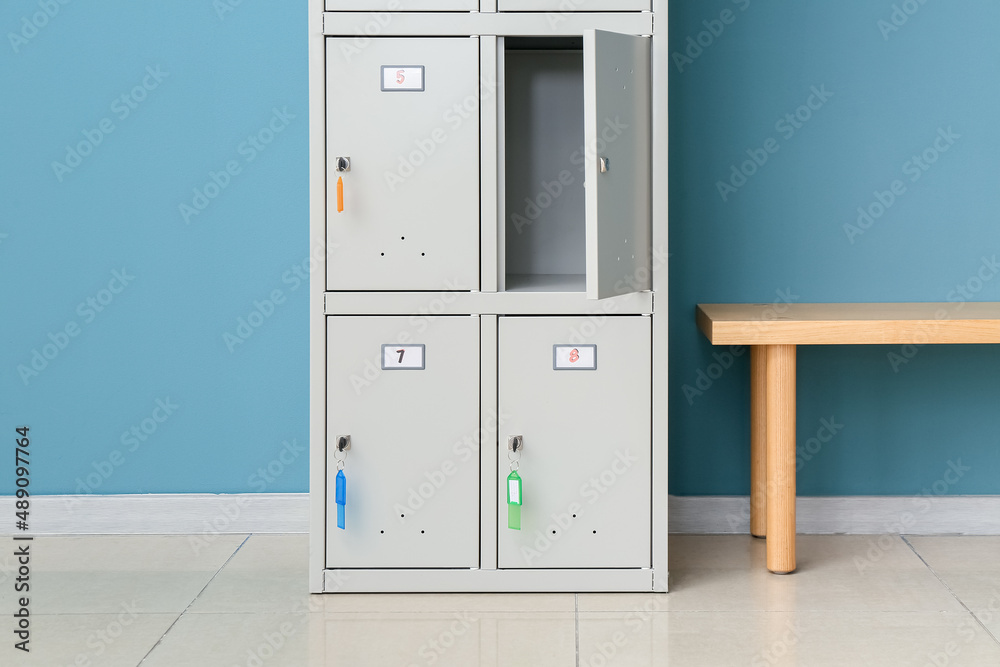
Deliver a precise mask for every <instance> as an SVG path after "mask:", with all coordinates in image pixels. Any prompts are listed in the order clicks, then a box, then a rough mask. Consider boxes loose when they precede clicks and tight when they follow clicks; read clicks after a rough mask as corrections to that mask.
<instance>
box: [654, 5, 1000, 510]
mask: <svg viewBox="0 0 1000 667" xmlns="http://www.w3.org/2000/svg"><path fill="white" fill-rule="evenodd" d="M894 5H896V6H898V7H900V9H901V10H902V11H901V12H897V13H896V14H895V15H894V9H893V8H894ZM726 10H728V12H729V13H727V14H725V15H723V14H722V12H723V11H726ZM907 10H908V11H910V12H911V13H910V14H907V13H905V12H906V11H907ZM670 21H671V24H670V35H671V52H672V57H671V63H670V68H671V80H670V94H671V98H670V104H671V155H670V157H671V163H670V169H671V172H670V173H671V178H670V194H671V211H670V216H671V217H670V251H671V264H670V280H671V294H670V297H671V318H672V322H671V334H670V342H671V345H672V348H671V357H670V363H671V371H670V380H671V381H670V387H671V390H672V392H673V393H672V395H671V398H670V406H671V409H670V416H671V430H670V436H671V443H670V448H671V458H670V463H671V469H670V485H671V491H672V492H673V493H678V494H717V493H718V494H733V493H747V492H748V491H749V480H748V477H749V453H748V445H747V442H748V439H749V435H748V434H749V405H748V402H749V387H748V383H749V354H748V353H744V354H742V355H740V356H737V357H735V358H734V359H733V362H732V364H731V365H729V361H728V358H727V357H725V355H724V354H723V355H722V360H721V362H720V361H719V360H716V359H714V358H713V353H720V352H725V351H722V350H719V349H713V348H712V347H711V346H710V345H708V343H707V342H706V341H705V340H704V339H703V337H702V336H701V334H700V333H699V332H698V331H697V329H696V327H695V325H694V310H695V305H696V304H697V303H713V302H716V303H718V302H774V301H778V302H779V305H778V306H776V308H780V307H781V306H782V305H783V303H784V302H785V301H800V302H810V301H815V302H831V301H871V302H877V301H941V302H947V301H954V304H953V305H952V306H950V307H949V309H948V312H949V314H950V315H956V314H960V312H961V310H960V308H961V301H962V300H963V299H968V300H975V301H1000V275H998V272H1000V266H997V265H996V260H997V257H998V255H1000V187H998V186H1000V162H998V161H997V155H1000V123H998V122H997V118H998V113H997V108H998V106H1000V82H998V78H997V72H998V71H1000V42H998V41H997V38H996V34H997V26H1000V4H998V3H996V2H995V1H993V0H969V1H968V2H962V3H945V2H926V3H923V2H918V1H917V0H909V1H908V2H901V1H899V0H893V1H890V0H878V1H872V0H841V1H839V2H793V1H791V0H785V1H782V2H763V1H762V0H750V1H748V0H732V1H731V0H713V1H711V2H690V1H686V2H672V3H671V15H670ZM705 21H707V22H708V23H707V25H706V24H705V23H704V22H705ZM880 22H881V23H880ZM897 28H898V29H897ZM689 37H690V38H692V39H693V40H694V43H695V46H691V42H689V41H688V38H689ZM699 39H700V40H701V45H699V44H698V40H699ZM699 48H700V51H699ZM688 49H690V51H688ZM674 54H680V55H679V56H675V55H674ZM810 104H811V106H812V108H809V105H810ZM803 105H805V108H803ZM787 114H793V117H792V119H791V120H788V119H787V118H786V115H787ZM795 114H798V118H796V117H795ZM939 137H940V138H939ZM769 139H771V140H772V141H771V142H768V140H769ZM935 144H937V145H936V147H935ZM768 149H770V151H769V150H768ZM928 149H929V150H928ZM748 150H749V151H751V153H750V154H748V153H747V151H748ZM925 150H927V156H926V160H927V161H926V162H923V160H921V163H922V165H923V166H921V164H918V163H917V162H915V161H913V156H921V155H922V154H923V153H924V151H925ZM753 157H756V163H754V162H750V163H748V164H745V165H744V162H745V161H747V160H752V159H753ZM765 158H766V162H765ZM918 159H919V157H918ZM757 163H763V164H757ZM734 165H735V168H736V169H737V170H743V171H744V172H745V173H743V174H740V175H739V176H734V175H733V168H734ZM746 174H750V175H749V176H747V175H746ZM894 181H899V182H898V183H896V191H897V193H898V194H894V193H892V184H893V182H894ZM720 182H723V183H724V184H727V185H728V187H726V186H725V185H723V186H720V184H719V183H720ZM886 191H888V193H886ZM876 193H880V194H876ZM879 199H881V200H882V201H879ZM893 199H894V201H893ZM859 207H862V208H863V209H865V210H867V211H868V212H869V215H870V216H871V218H870V220H869V218H862V219H861V224H860V225H859V222H858V219H859V217H861V214H860V213H859V211H858V209H859ZM880 209H881V210H880ZM845 225H847V227H846V228H845ZM852 226H853V228H852ZM984 258H985V261H984ZM984 279H985V280H984ZM963 290H964V293H965V294H964V296H963ZM737 352H739V350H737ZM890 355H892V356H890ZM713 364H719V365H718V366H713ZM723 366H729V368H724V367H723ZM702 373H703V374H704V376H702V375H701V374H702ZM710 376H712V377H710ZM998 376H1000V348H997V347H991V346H983V347H979V346H975V347H960V346H940V347H935V346H931V347H927V348H910V349H903V348H901V346H895V347H858V348H837V347H802V348H800V350H799V385H798V402H799V412H798V445H799V447H800V449H801V450H803V451H802V453H803V457H802V459H801V461H800V467H801V470H800V473H799V493H802V494H818V495H822V494H916V493H921V492H922V491H924V490H925V489H926V490H927V491H929V492H930V493H940V492H947V493H956V494H965V493H1000V410H998V409H997V407H998V406H1000V387H998V386H997V382H996V378H997V377H998ZM713 377H714V378H715V379H713ZM698 392H701V393H698ZM823 419H827V420H831V419H832V420H833V422H834V426H833V428H827V429H826V430H823V431H821V429H822V428H823V423H822V421H821V420H823ZM834 432H835V435H834V434H833V433H834ZM831 435H832V437H831ZM810 438H815V440H813V441H812V442H811V443H810V441H809V439H810ZM822 440H828V442H822ZM810 450H811V451H810ZM807 458H808V460H807ZM949 462H951V463H952V464H954V468H953V467H952V466H951V465H950V464H949ZM956 468H957V469H960V470H961V474H959V473H958V472H955V469H956ZM965 468H968V470H966V469H965ZM949 470H952V472H950V473H949V472H948V471H949ZM942 480H944V481H943V482H942Z"/></svg>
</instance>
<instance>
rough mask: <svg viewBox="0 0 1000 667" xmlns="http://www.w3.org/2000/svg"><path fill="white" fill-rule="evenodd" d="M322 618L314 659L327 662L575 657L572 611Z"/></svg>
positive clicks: (502, 665)
mask: <svg viewBox="0 0 1000 667" xmlns="http://www.w3.org/2000/svg"><path fill="white" fill-rule="evenodd" d="M483 597H488V596H483ZM313 616H314V617H315V616H316V615H313ZM323 618H324V629H323V632H324V633H325V641H324V642H323V649H322V654H321V655H313V656H312V657H313V661H312V663H311V664H317V665H319V664H324V663H323V662H320V661H319V659H320V658H321V659H323V660H325V661H326V663H325V664H331V665H339V664H345V665H356V666H359V667H367V666H371V667H381V666H382V665H439V666H442V667H448V666H451V665H454V666H456V667H470V666H473V665H481V666H491V667H492V666H496V667H507V666H510V667H515V666H520V665H545V667H563V666H565V667H572V666H573V665H575V662H576V637H575V633H576V627H575V618H574V614H573V613H545V612H521V613H494V612H488V613H479V612H467V611H466V612H453V613H448V614H441V613H389V614H384V613H383V614H369V613H361V614H344V613H332V614H325V615H324V616H323ZM317 646H318V644H316V643H314V644H313V647H314V648H316V647H317Z"/></svg>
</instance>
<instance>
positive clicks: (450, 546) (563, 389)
mask: <svg viewBox="0 0 1000 667" xmlns="http://www.w3.org/2000/svg"><path fill="white" fill-rule="evenodd" d="M309 2H310V10H309V12H310V15H309V21H310V100H311V103H310V136H311V149H312V150H311V155H310V160H311V167H310V174H311V199H310V201H311V205H310V219H311V231H312V237H313V239H314V242H315V243H317V244H322V246H323V247H324V248H325V253H319V254H320V255H322V261H321V262H320V264H321V266H320V270H319V271H318V272H317V275H320V276H325V277H324V278H320V279H319V280H313V281H311V283H310V295H311V302H310V304H311V305H310V308H311V314H310V317H311V325H310V331H311V336H310V340H311V343H310V345H311V348H310V349H311V352H310V359H311V385H312V391H311V410H310V413H311V427H310V431H311V436H310V440H311V449H310V457H311V458H310V466H311V469H310V507H311V524H312V530H311V540H310V561H309V563H310V566H309V573H310V574H309V576H310V584H309V585H310V590H311V591H313V592H327V593H341V592H344V593H346V592H407V591H409V592H437V591H440V592H448V591H454V592H459V591H466V592H477V591H495V592H519V591H524V592H530V591H660V592H665V591H666V589H667V442H666V433H667V409H666V408H667V406H666V379H667V365H666V351H667V327H666V324H667V308H666V306H667V301H666V293H667V270H666V269H667V267H666V263H665V262H666V259H665V258H666V256H667V253H666V244H667V227H666V212H667V191H666V188H665V187H664V186H660V187H657V188H654V187H653V183H654V182H655V183H657V184H665V183H666V157H667V151H666V147H667V146H666V142H667V104H666V97H667V88H666V83H667V82H666V72H667V70H668V68H669V58H668V57H667V56H668V53H669V51H668V44H667V32H666V20H665V19H666V10H667V0H621V2H618V1H615V2H612V1H611V0H572V1H571V2H564V0H531V2H526V1H525V0H478V1H474V0H411V1H407V0H399V1H398V2H392V3H389V2H385V1H384V0H309ZM650 10H652V11H650ZM654 18H655V19H656V20H655V21H654ZM661 19H662V20H661ZM348 436H349V437H350V449H349V450H348V449H346V448H344V447H343V446H346V444H347V440H346V437H348ZM515 436H517V437H516V438H515ZM512 438H514V439H515V440H516V441H517V442H518V443H519V444H520V445H523V448H519V450H518V451H517V452H510V451H509V450H508V442H509V440H511V439H512ZM511 459H515V460H516V463H512V461H511ZM342 461H343V462H342ZM341 467H343V472H344V474H345V475H346V485H345V484H344V483H342V482H338V477H339V475H338V472H339V471H340V468H341ZM512 467H517V468H518V471H519V472H518V474H519V475H521V479H520V484H518V480H517V478H516V477H512V478H511V479H513V486H511V485H510V483H509V482H510V481H511V480H510V479H508V478H509V477H510V475H511V468H512ZM511 489H515V492H514V495H513V496H511V498H513V500H512V501H511V502H508V501H509V500H511V498H509V497H508V493H509V492H510V490H511ZM345 491H346V493H345ZM522 491H523V493H522ZM518 502H520V504H519V505H518V504H517V503H518ZM515 519H517V520H515ZM341 524H343V526H344V527H343V528H341V527H339V526H340V525H341ZM553 531H555V532H553Z"/></svg>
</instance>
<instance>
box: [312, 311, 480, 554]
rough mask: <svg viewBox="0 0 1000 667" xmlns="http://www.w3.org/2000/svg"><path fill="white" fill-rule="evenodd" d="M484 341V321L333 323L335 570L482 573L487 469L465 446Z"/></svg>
mask: <svg viewBox="0 0 1000 667" xmlns="http://www.w3.org/2000/svg"><path fill="white" fill-rule="evenodd" d="M421 327H425V329H426V330H423V331H422V330H421ZM479 339H480V338H479V318H478V317H441V318H438V319H436V320H435V321H433V322H431V323H429V324H428V323H427V322H420V323H418V325H417V326H416V327H415V326H414V325H413V323H411V322H410V319H409V318H406V317H339V316H338V317H329V318H327V346H328V375H327V394H328V401H329V402H328V405H327V442H328V445H327V544H326V562H327V567H331V568H387V567H424V568H471V567H478V566H479V458H478V454H476V453H474V452H473V451H472V450H471V449H470V448H469V447H468V446H463V445H462V442H463V438H465V439H468V438H470V437H474V436H477V435H478V433H479ZM383 346H386V347H383ZM383 368H384V369H385V370H383ZM342 435H345V436H346V435H349V436H350V437H351V449H350V451H348V452H346V455H345V457H344V458H345V467H344V473H345V475H346V477H347V497H346V501H347V502H346V505H345V508H346V517H345V518H346V526H345V528H344V529H343V530H341V529H340V528H338V527H337V504H336V498H335V493H334V490H335V476H336V474H337V463H336V460H335V456H334V452H335V448H336V444H335V443H336V442H337V438H338V436H342Z"/></svg>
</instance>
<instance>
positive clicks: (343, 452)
mask: <svg viewBox="0 0 1000 667" xmlns="http://www.w3.org/2000/svg"><path fill="white" fill-rule="evenodd" d="M349 451H351V436H349V435H338V436H337V441H336V447H335V448H334V451H333V459H334V460H335V461H336V462H337V480H336V484H335V485H336V490H335V494H336V501H337V528H340V529H341V530H346V528H347V520H346V519H347V517H346V514H347V476H346V475H345V474H344V468H345V467H346V466H347V452H349Z"/></svg>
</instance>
